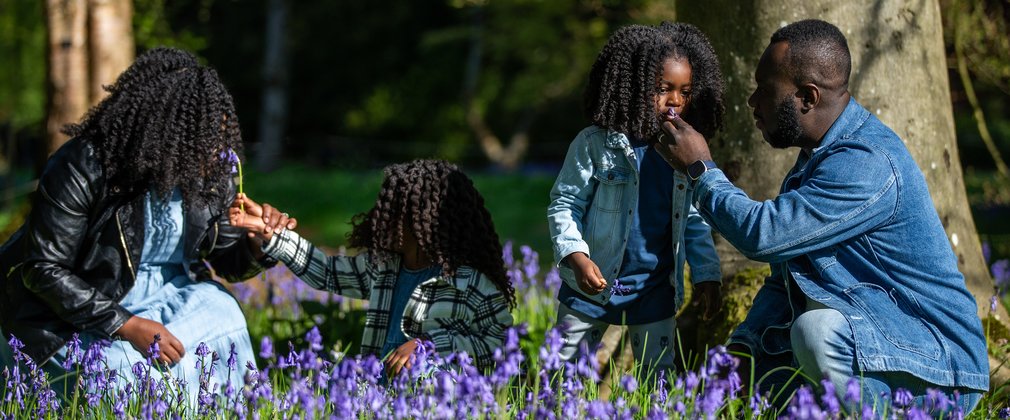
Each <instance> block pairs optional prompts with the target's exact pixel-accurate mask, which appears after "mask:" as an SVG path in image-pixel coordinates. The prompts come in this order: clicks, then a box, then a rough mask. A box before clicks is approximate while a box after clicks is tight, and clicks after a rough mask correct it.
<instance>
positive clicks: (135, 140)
mask: <svg viewBox="0 0 1010 420" xmlns="http://www.w3.org/2000/svg"><path fill="white" fill-rule="evenodd" d="M105 90H107V91H108V92H109V96H108V97H106V98H105V99H104V100H102V101H101V102H100V103H99V104H98V105H96V106H95V107H93V108H92V109H91V110H90V111H88V114H87V115H86V116H85V117H84V119H83V120H82V121H81V122H80V123H79V124H71V125H68V126H66V127H65V128H64V129H63V132H64V133H66V134H67V135H70V136H81V137H84V138H86V139H87V140H88V141H90V142H91V143H92V144H93V145H94V147H95V149H96V151H97V153H98V156H99V159H100V161H101V163H102V167H103V169H104V171H105V176H106V179H108V182H109V184H110V187H113V188H119V189H122V190H124V191H133V192H141V191H146V190H148V189H150V190H153V191H155V192H157V193H158V194H159V195H160V196H162V197H167V196H168V195H169V193H170V192H171V191H172V189H174V188H176V187H178V188H179V189H180V190H181V192H182V196H183V199H184V200H185V201H186V202H187V203H189V204H207V203H211V202H213V200H214V197H217V196H218V195H219V194H220V193H219V192H220V191H229V187H230V185H229V181H230V177H231V173H232V169H233V165H234V162H233V159H236V158H237V157H238V156H239V154H240V153H241V152H242V135H241V133H240V132H239V125H238V116H237V115H236V114H235V106H234V104H233V103H232V98H231V95H229V94H228V91H227V90H226V89H225V87H224V84H222V83H221V80H220V79H219V78H218V75H217V72H215V71H214V70H213V69H211V68H209V67H206V66H202V65H200V63H199V62H197V59H196V57H194V56H193V55H192V54H190V53H188V52H185V51H182V50H178V49H174V48H164V47H162V48H155V49H152V50H150V51H148V52H146V53H144V54H143V55H141V56H140V57H138V58H137V60H136V61H134V63H133V64H132V65H131V66H130V67H129V68H127V69H126V71H124V72H123V73H122V74H121V75H120V76H119V78H118V79H117V80H116V82H115V83H114V84H112V85H111V86H106V87H105Z"/></svg>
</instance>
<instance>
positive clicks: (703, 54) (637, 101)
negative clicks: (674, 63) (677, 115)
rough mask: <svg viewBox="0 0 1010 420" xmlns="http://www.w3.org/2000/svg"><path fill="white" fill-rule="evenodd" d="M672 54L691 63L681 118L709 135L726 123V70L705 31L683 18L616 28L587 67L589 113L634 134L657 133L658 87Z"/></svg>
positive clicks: (599, 122)
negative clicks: (688, 93)
mask: <svg viewBox="0 0 1010 420" xmlns="http://www.w3.org/2000/svg"><path fill="white" fill-rule="evenodd" d="M671 57H674V58H685V59H687V61H688V63H689V64H690V65H691V102H690V103H689V105H688V108H687V109H688V110H689V112H685V113H684V115H683V118H684V120H685V121H687V122H688V123H689V124H691V126H693V127H694V128H695V129H696V130H698V132H700V133H701V134H702V135H704V136H705V137H706V138H711V137H712V136H713V135H715V132H716V131H718V130H720V129H721V128H722V117H723V114H724V113H725V106H724V105H723V90H724V89H725V88H724V86H723V81H722V72H721V71H720V69H719V60H718V58H717V57H716V55H715V50H714V49H713V48H712V45H711V43H709V41H708V38H707V37H705V34H703V33H702V32H701V31H700V30H698V28H696V27H694V26H692V25H689V24H685V23H670V22H663V23H662V24H660V25H659V26H658V27H652V26H643V25H629V26H625V27H623V28H621V29H618V30H617V31H616V32H614V34H613V35H612V36H611V37H610V39H609V40H607V44H606V45H604V47H603V49H602V50H601V51H600V54H599V56H597V58H596V62H595V63H593V67H592V70H590V72H589V81H588V83H587V85H586V90H585V93H584V94H583V106H584V112H585V115H586V118H588V119H589V120H590V121H591V122H592V123H593V124H595V125H597V126H600V127H603V128H607V129H611V130H616V131H620V132H622V133H625V134H627V135H630V136H634V137H639V138H650V137H652V136H654V135H656V134H657V133H658V132H659V119H658V116H657V115H656V107H655V95H656V89H657V84H658V81H659V78H660V75H661V74H662V69H663V62H664V61H665V60H666V59H668V58H671Z"/></svg>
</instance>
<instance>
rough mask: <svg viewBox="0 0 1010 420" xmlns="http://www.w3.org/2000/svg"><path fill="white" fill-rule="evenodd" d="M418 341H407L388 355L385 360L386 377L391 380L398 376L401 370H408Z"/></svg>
mask: <svg viewBox="0 0 1010 420" xmlns="http://www.w3.org/2000/svg"><path fill="white" fill-rule="evenodd" d="M417 344H418V341H417V339H416V338H415V339H412V340H407V342H406V343H403V344H401V345H400V347H397V348H396V350H393V352H392V353H390V354H389V357H387V358H386V375H387V376H389V377H390V378H392V377H393V376H396V375H398V374H400V371H401V370H403V369H410V358H411V357H413V355H414V350H415V349H417Z"/></svg>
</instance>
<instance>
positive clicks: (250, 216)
mask: <svg viewBox="0 0 1010 420" xmlns="http://www.w3.org/2000/svg"><path fill="white" fill-rule="evenodd" d="M228 222H229V223H231V225H232V226H236V227H240V228H243V229H246V230H248V231H249V236H250V237H254V238H259V239H261V240H264V241H270V238H271V237H273V234H274V233H279V232H280V231H281V230H283V229H285V228H286V229H294V228H295V227H296V226H298V221H297V220H296V219H294V218H291V217H289V216H288V214H287V213H284V212H281V211H279V210H277V209H276V208H274V207H272V206H270V205H269V204H266V203H264V204H263V205H260V204H259V203H257V202H255V201H253V200H252V199H250V198H249V196H247V195H245V194H238V195H237V196H236V197H235V201H234V202H232V204H231V207H230V208H229V209H228Z"/></svg>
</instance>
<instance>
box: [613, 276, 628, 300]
mask: <svg viewBox="0 0 1010 420" xmlns="http://www.w3.org/2000/svg"><path fill="white" fill-rule="evenodd" d="M611 293H613V294H614V295H615V296H624V295H627V294H629V293H631V288H630V287H628V286H624V285H622V284H621V281H620V280H618V279H616V278H615V279H614V285H613V286H612V287H611Z"/></svg>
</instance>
